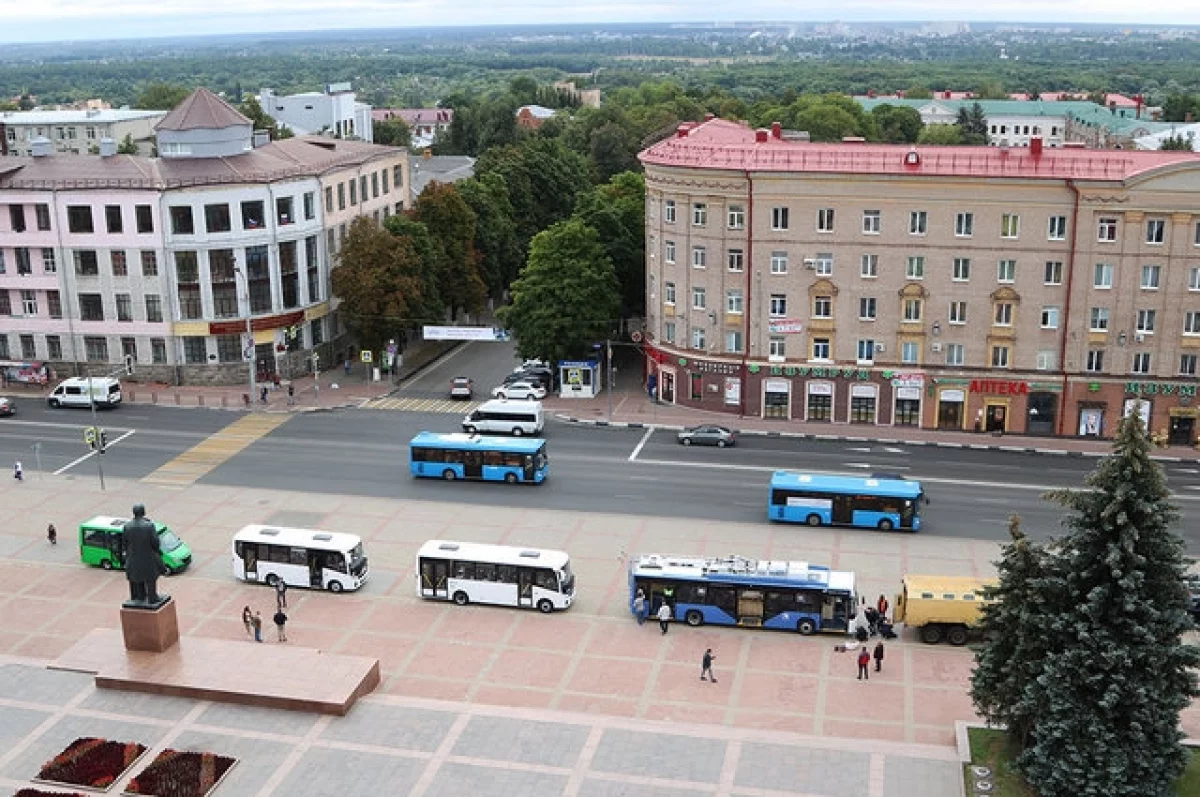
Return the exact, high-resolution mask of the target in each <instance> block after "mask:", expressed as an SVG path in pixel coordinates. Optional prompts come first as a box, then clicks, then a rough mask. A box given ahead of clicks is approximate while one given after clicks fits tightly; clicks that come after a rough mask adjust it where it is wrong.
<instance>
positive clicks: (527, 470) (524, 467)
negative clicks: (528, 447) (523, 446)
mask: <svg viewBox="0 0 1200 797" xmlns="http://www.w3.org/2000/svg"><path fill="white" fill-rule="evenodd" d="M533 459H534V458H533V456H532V455H529V456H524V457H521V474H522V476H523V479H522V480H523V481H527V482H531V481H533V472H534V468H533Z"/></svg>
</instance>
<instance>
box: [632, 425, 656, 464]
mask: <svg viewBox="0 0 1200 797" xmlns="http://www.w3.org/2000/svg"><path fill="white" fill-rule="evenodd" d="M652 434H654V427H653V426H651V427H649V428H647V429H646V433H645V434H644V435H642V439H641V440H639V441H638V444H637V446H636V447H635V448H634V449H633V453H632V454H630V455H629V461H630V462H637V458H638V454H640V453H642V449H643V448H644V447H645V446H646V443H647V442H649V441H650V435H652Z"/></svg>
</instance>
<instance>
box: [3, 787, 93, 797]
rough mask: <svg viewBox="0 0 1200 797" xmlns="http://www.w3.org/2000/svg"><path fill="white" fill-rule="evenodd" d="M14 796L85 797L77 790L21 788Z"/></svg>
mask: <svg viewBox="0 0 1200 797" xmlns="http://www.w3.org/2000/svg"><path fill="white" fill-rule="evenodd" d="M13 797H83V795H82V794H80V793H79V792H77V791H72V792H65V791H42V790H41V789H21V790H20V791H19V792H17V793H16V794H14V795H13Z"/></svg>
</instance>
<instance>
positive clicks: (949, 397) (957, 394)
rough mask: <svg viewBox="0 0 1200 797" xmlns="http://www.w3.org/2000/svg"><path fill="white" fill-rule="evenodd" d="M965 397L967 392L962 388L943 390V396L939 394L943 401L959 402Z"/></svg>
mask: <svg viewBox="0 0 1200 797" xmlns="http://www.w3.org/2000/svg"><path fill="white" fill-rule="evenodd" d="M965 397H966V396H965V394H964V393H963V392H962V391H961V390H943V391H942V394H941V396H939V398H941V400H942V401H947V402H950V403H951V404H959V403H961V402H962V400H963V399H964V398H965Z"/></svg>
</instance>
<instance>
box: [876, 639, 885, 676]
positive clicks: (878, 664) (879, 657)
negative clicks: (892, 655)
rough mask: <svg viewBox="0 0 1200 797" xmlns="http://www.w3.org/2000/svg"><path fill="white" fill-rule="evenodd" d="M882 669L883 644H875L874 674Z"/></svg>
mask: <svg viewBox="0 0 1200 797" xmlns="http://www.w3.org/2000/svg"><path fill="white" fill-rule="evenodd" d="M882 667H883V642H882V641H879V642H876V643H875V672H879V671H880V669H881V668H882Z"/></svg>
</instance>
